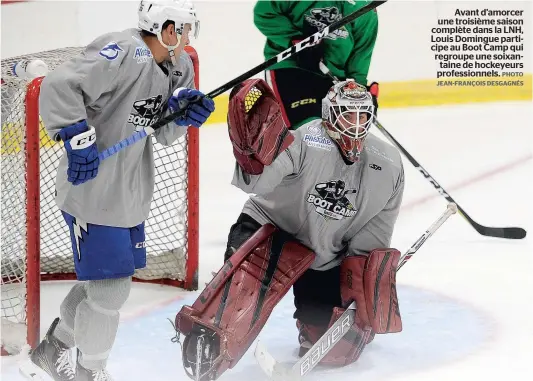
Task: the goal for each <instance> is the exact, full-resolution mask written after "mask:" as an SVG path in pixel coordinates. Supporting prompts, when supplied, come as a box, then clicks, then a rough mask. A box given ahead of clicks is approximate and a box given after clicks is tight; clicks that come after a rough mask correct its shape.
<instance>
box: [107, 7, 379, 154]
mask: <svg viewBox="0 0 533 381" xmlns="http://www.w3.org/2000/svg"><path fill="white" fill-rule="evenodd" d="M386 2H387V0H385V1H371V2H369V3H368V4H367V5H365V6H364V7H361V8H359V9H358V10H357V11H355V12H352V13H350V14H349V15H348V16H346V17H343V18H342V19H340V20H337V21H335V22H334V23H332V24H331V25H328V26H327V27H325V28H324V29H322V30H319V31H318V32H316V33H314V34H312V35H310V36H309V37H307V38H305V39H303V40H302V41H300V42H299V43H297V44H295V45H293V46H291V47H289V48H287V49H286V50H284V51H282V52H281V53H279V54H278V55H276V56H275V57H272V58H270V59H269V60H267V61H265V62H263V63H262V64H260V65H257V66H256V67H254V68H252V69H250V70H248V71H247V72H246V73H243V74H241V75H239V76H238V77H237V78H234V79H232V80H231V81H229V82H227V83H225V84H223V85H222V86H220V87H218V88H216V89H215V90H213V91H211V92H209V93H208V94H206V96H207V97H209V98H215V97H217V96H219V95H220V94H222V93H225V92H226V91H228V90H230V89H231V88H232V87H233V86H235V85H237V84H239V83H241V82H242V81H244V80H247V79H249V78H251V77H253V76H254V75H256V74H259V73H260V72H262V71H263V70H265V69H268V68H269V67H270V66H272V65H274V64H276V63H278V62H281V61H284V60H286V59H287V58H291V57H294V56H295V55H296V54H298V53H300V52H301V51H302V50H304V49H306V48H308V47H310V46H312V45H314V44H315V43H317V42H318V41H321V40H322V39H323V38H324V37H326V36H327V35H328V34H330V33H331V32H334V31H336V30H337V29H339V28H341V27H343V26H344V25H346V24H348V23H350V22H352V21H354V20H355V19H357V18H358V17H360V16H362V15H364V14H365V13H367V12H369V11H371V10H372V9H375V8H377V7H379V6H380V5H381V4H383V3H386ZM183 113H184V110H183V109H181V110H178V111H176V112H174V113H172V114H170V115H167V116H166V117H164V118H161V119H160V120H159V121H157V122H156V123H154V124H153V125H152V126H148V127H144V128H143V129H142V130H141V131H137V132H135V133H133V134H132V135H130V136H129V137H127V138H126V139H123V140H121V141H120V142H118V143H117V144H115V145H114V146H112V147H109V148H107V149H105V150H104V151H102V152H100V153H99V154H98V158H99V159H100V160H105V159H107V158H108V157H109V156H112V155H114V154H116V153H117V152H119V151H121V150H123V149H124V148H126V147H128V146H130V145H132V144H134V143H136V142H138V141H139V140H141V139H144V138H145V137H147V136H148V135H151V134H153V133H154V132H155V131H156V130H157V129H159V128H161V127H162V126H165V125H167V124H168V123H170V122H172V121H173V120H174V119H176V118H177V117H178V116H180V115H183Z"/></svg>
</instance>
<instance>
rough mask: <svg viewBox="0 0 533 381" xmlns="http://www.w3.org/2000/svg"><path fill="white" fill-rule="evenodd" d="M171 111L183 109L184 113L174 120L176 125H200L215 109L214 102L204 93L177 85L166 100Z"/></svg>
mask: <svg viewBox="0 0 533 381" xmlns="http://www.w3.org/2000/svg"><path fill="white" fill-rule="evenodd" d="M168 107H169V108H170V111H171V112H176V111H178V110H180V109H185V113H184V114H183V115H181V116H179V117H178V118H176V119H175V120H174V123H176V124H177V125H178V126H194V127H200V126H201V125H202V124H204V122H205V121H206V120H207V118H209V115H211V113H212V112H213V111H214V110H215V102H213V100H212V99H210V98H207V97H206V96H205V94H204V93H202V92H201V91H198V90H194V89H187V88H185V87H179V88H177V89H176V90H174V93H173V94H172V96H171V97H170V99H169V100H168Z"/></svg>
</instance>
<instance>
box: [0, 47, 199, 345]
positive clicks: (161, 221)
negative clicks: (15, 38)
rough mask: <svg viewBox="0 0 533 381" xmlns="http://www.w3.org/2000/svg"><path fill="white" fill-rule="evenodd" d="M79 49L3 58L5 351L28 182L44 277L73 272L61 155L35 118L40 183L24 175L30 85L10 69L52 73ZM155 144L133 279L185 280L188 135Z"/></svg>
mask: <svg viewBox="0 0 533 381" xmlns="http://www.w3.org/2000/svg"><path fill="white" fill-rule="evenodd" d="M81 51H82V48H64V49H57V50H51V51H46V52H40V53H35V54H30V55H25V56H20V57H14V58H10V59H4V60H2V110H1V111H2V131H1V181H2V182H1V274H2V281H1V286H0V287H1V297H2V315H1V317H2V328H3V330H2V347H3V348H8V346H9V343H7V342H5V341H6V340H7V339H6V340H4V339H5V338H6V335H4V334H5V333H6V330H5V329H8V330H9V332H13V331H14V328H13V326H12V324H25V320H26V307H27V306H26V299H27V297H26V287H25V284H26V271H27V264H26V256H27V253H26V241H27V239H28V234H32V233H31V232H27V231H26V230H27V229H26V216H27V213H26V202H27V200H26V187H27V182H30V181H39V183H40V265H41V270H40V271H41V274H42V276H43V277H44V276H49V277H51V278H57V279H61V276H62V274H72V273H74V264H73V260H72V248H71V242H70V236H69V231H68V228H67V226H66V224H65V222H64V219H63V216H62V215H61V212H60V210H59V209H58V207H57V205H56V203H55V201H54V188H55V178H56V170H57V164H58V161H59V159H60V157H61V156H62V155H63V151H64V150H63V147H62V143H57V142H54V141H52V140H51V139H50V138H49V137H48V136H47V134H46V132H45V130H44V126H43V124H42V121H41V122H40V126H39V131H38V133H39V139H40V154H39V164H40V168H39V170H40V178H39V179H31V178H28V176H27V163H26V152H25V146H24V143H25V139H26V134H27V133H28V132H27V131H26V125H25V116H26V107H25V96H26V87H27V84H28V82H27V81H25V80H22V79H20V78H17V77H14V76H13V75H12V72H11V71H12V67H13V64H14V63H16V62H19V61H21V60H32V59H40V60H43V61H44V62H45V63H46V64H47V65H48V68H49V70H50V71H52V70H54V69H55V68H56V67H58V66H59V65H61V64H62V63H63V62H64V61H66V60H68V59H70V58H71V57H73V56H74V55H77V54H79V53H80V52H81ZM30 133H31V132H30ZM150 138H151V137H150ZM153 142H154V156H155V166H156V179H155V192H154V199H153V202H152V208H151V211H150V216H149V218H148V220H147V221H146V225H145V226H146V237H147V239H146V245H147V253H148V258H147V266H146V268H144V269H142V270H138V271H137V272H136V273H135V275H134V276H135V277H136V278H138V279H140V280H147V281H155V280H160V279H167V280H171V281H173V280H176V281H183V280H184V279H185V276H186V267H187V258H188V255H189V252H188V246H187V243H188V242H187V229H188V228H189V226H188V221H187V212H188V202H187V188H188V186H197V184H188V176H187V167H188V165H189V158H188V135H185V136H183V137H182V138H180V139H178V141H176V142H175V143H174V144H173V145H172V146H170V147H164V146H162V145H160V144H157V143H156V142H155V139H154V140H153ZM126 149H127V148H126ZM7 324H10V325H9V326H8V325H7ZM8 327H10V328H8ZM9 341H12V339H10V340H9Z"/></svg>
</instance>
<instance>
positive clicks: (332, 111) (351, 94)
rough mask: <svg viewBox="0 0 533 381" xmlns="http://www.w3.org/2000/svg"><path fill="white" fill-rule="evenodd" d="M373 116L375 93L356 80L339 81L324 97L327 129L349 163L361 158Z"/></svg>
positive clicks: (323, 107)
mask: <svg viewBox="0 0 533 381" xmlns="http://www.w3.org/2000/svg"><path fill="white" fill-rule="evenodd" d="M363 114H364V115H363ZM373 118H374V103H373V102H372V95H371V94H370V93H369V92H368V90H367V88H366V87H365V86H363V85H360V84H358V83H356V82H355V81H354V80H353V79H348V80H346V81H340V82H338V83H336V84H335V85H333V86H332V87H331V88H330V89H329V91H328V93H327V95H326V97H325V98H324V99H322V119H323V121H324V125H325V127H326V131H327V133H328V135H329V136H330V138H332V139H333V140H334V141H335V142H336V143H337V144H338V146H339V149H340V151H341V154H342V155H343V156H344V158H345V159H346V160H348V161H349V162H352V163H354V162H356V161H358V160H359V157H360V155H361V152H362V150H363V142H364V140H365V138H366V136H367V135H368V132H369V130H370V126H371V125H372V121H373Z"/></svg>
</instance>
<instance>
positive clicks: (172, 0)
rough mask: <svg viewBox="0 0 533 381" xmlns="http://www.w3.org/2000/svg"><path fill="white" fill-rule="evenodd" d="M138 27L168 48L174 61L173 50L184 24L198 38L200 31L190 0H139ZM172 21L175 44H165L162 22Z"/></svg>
mask: <svg viewBox="0 0 533 381" xmlns="http://www.w3.org/2000/svg"><path fill="white" fill-rule="evenodd" d="M137 14H138V16H139V28H141V29H142V30H145V31H147V32H150V33H153V34H155V35H156V36H157V39H158V40H159V42H160V43H161V45H163V46H164V47H165V48H167V49H168V51H169V53H170V56H171V58H172V60H173V64H174V65H175V62H174V57H173V52H174V49H176V47H177V46H178V45H179V43H180V38H179V36H181V34H182V32H183V28H184V25H185V24H190V25H191V34H192V35H193V36H194V38H198V34H199V33H200V21H199V20H198V19H197V17H196V9H195V7H194V5H193V3H192V2H191V1H190V0H141V3H140V4H139V10H138V12H137ZM167 21H173V22H174V25H175V27H176V34H177V35H178V42H177V44H176V45H167V44H165V43H164V42H163V39H162V35H161V32H162V29H163V24H164V23H165V22H167Z"/></svg>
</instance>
